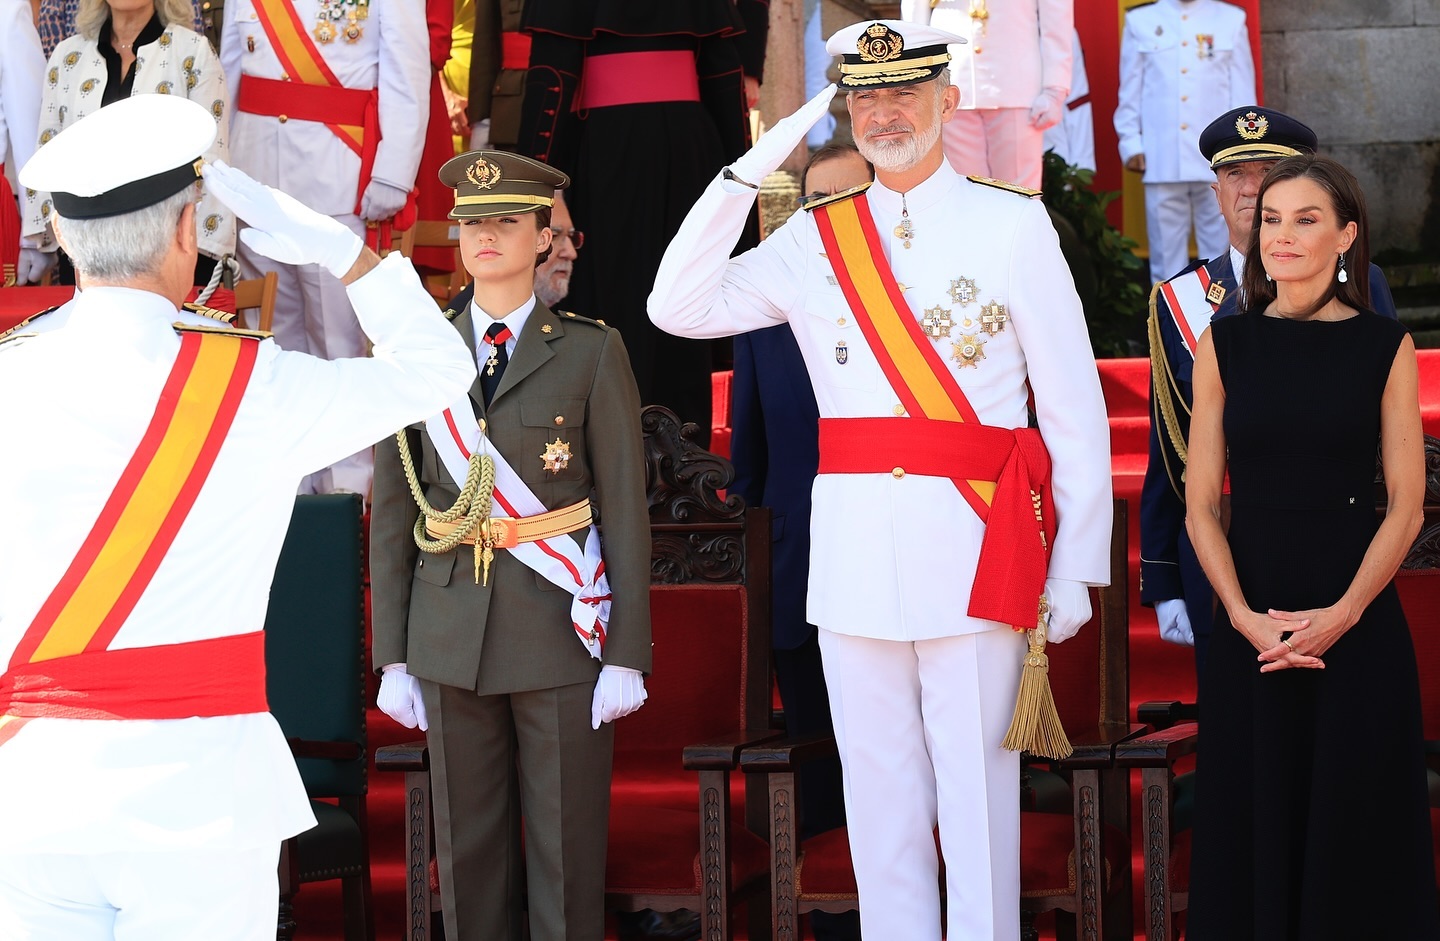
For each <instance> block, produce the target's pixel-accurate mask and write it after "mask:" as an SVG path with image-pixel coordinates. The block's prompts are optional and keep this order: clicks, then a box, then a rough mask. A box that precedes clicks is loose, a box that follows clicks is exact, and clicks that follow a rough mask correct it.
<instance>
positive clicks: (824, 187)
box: [730, 145, 872, 941]
mask: <svg viewBox="0 0 1440 941" xmlns="http://www.w3.org/2000/svg"><path fill="white" fill-rule="evenodd" d="M871 174H872V171H871V168H870V164H869V163H867V162H866V160H865V158H864V157H862V156H860V152H859V151H858V150H856V149H855V148H854V146H853V145H830V146H828V147H822V148H821V149H820V150H818V151H816V152H815V155H814V156H813V157H811V158H810V162H809V163H808V164H807V165H806V167H805V172H804V174H803V175H802V176H801V180H800V191H801V192H802V193H804V194H805V196H804V197H802V198H809V197H812V196H828V195H830V194H832V193H836V192H839V191H841V190H844V189H849V188H850V187H852V186H857V185H859V184H861V183H868V182H869V181H870V178H871ZM731 392H732V396H733V400H732V409H731V428H732V432H731V438H730V456H731V460H732V462H733V463H734V464H735V483H734V485H733V486H732V488H731V490H732V492H734V493H738V494H740V495H741V496H742V497H743V498H744V499H745V502H746V503H747V504H749V505H751V506H768V507H770V508H771V511H772V515H771V520H772V523H771V532H772V535H771V541H772V543H773V545H772V547H771V565H772V568H773V572H774V579H773V586H774V587H773V592H772V595H771V606H772V612H771V641H772V643H773V645H774V648H775V650H774V655H775V680H776V682H777V684H778V685H779V687H780V702H781V704H782V705H783V706H784V707H785V731H786V733H787V734H789V735H792V736H802V735H817V734H824V733H831V732H833V727H832V725H831V721H830V700H829V694H828V693H827V691H826V687H825V672H824V669H823V668H822V666H821V663H820V644H819V640H818V638H817V637H816V634H815V625H813V624H811V623H809V622H808V621H807V620H806V617H805V596H806V583H807V581H808V580H809V577H810V488H811V486H812V485H813V484H814V482H815V474H816V469H817V468H818V467H819V465H820V441H819V432H818V422H819V420H820V409H819V406H818V405H816V404H815V390H814V388H813V387H812V386H811V385H810V374H809V373H808V372H807V371H806V369H805V360H804V359H803V358H802V357H801V355H800V347H799V345H797V344H796V342H795V335H794V334H793V333H791V332H790V326H789V324H780V325H779V326H776V327H769V328H766V329H764V330H756V331H754V332H752V333H742V334H740V335H739V336H737V337H735V374H734V378H733V380H732V382H731ZM799 775H800V799H801V805H800V807H801V827H800V832H801V835H802V837H809V836H813V835H815V834H817V833H824V832H825V831H826V830H830V829H833V828H835V827H839V826H844V825H845V794H844V790H843V787H842V785H841V775H840V759H839V758H838V757H837V758H828V759H824V760H821V761H815V762H811V763H810V764H808V765H806V766H804V767H802V768H801V769H800V772H799ZM811 928H812V929H813V931H814V932H815V937H816V939H817V941H831V939H837V941H838V939H842V938H858V937H860V924H859V918H858V916H857V913H856V912H844V913H842V914H838V915H834V914H828V913H825V912H816V913H814V914H812V915H811Z"/></svg>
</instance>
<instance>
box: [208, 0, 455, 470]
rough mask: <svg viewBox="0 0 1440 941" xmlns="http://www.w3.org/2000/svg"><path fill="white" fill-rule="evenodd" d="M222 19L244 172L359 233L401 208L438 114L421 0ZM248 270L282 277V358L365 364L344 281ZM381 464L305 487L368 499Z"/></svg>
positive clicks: (366, 457) (241, 4)
mask: <svg viewBox="0 0 1440 941" xmlns="http://www.w3.org/2000/svg"><path fill="white" fill-rule="evenodd" d="M225 17H226V23H225V29H224V32H223V33H222V34H221V35H222V40H221V49H220V63H221V66H222V67H223V68H224V70H225V81H226V82H227V84H228V86H229V89H230V94H231V96H232V97H233V101H232V105H233V107H232V108H231V109H230V140H231V146H230V159H231V161H232V162H233V164H234V165H235V167H236V168H238V169H240V170H243V171H245V172H246V173H248V174H250V175H251V176H253V177H254V178H255V179H257V180H259V181H260V182H261V183H264V184H266V185H268V186H273V187H275V188H276V189H278V190H281V191H283V192H286V193H289V194H290V195H292V196H295V197H298V198H300V199H303V200H305V203H306V205H309V206H311V207H313V208H314V209H316V210H318V211H319V212H323V213H325V214H326V215H329V216H332V217H334V218H335V219H338V220H339V221H340V222H342V223H344V224H345V225H346V226H347V227H348V228H349V229H350V230H351V231H353V232H355V233H356V234H357V235H362V236H363V235H364V234H365V228H366V225H367V223H377V222H382V221H385V220H389V219H391V218H392V217H394V216H395V215H396V213H398V212H400V211H401V210H402V209H403V208H404V207H405V205H406V200H407V198H408V196H409V193H410V191H411V189H412V188H413V187H414V185H415V173H416V171H417V169H418V168H419V166H420V151H421V148H422V146H423V145H424V140H425V127H426V124H427V122H428V117H429V113H430V110H429V101H430V58H429V55H430V47H429V38H428V35H427V33H426V28H425V5H424V3H423V0H370V2H368V3H366V2H365V0H232V2H230V3H228V4H226V6H225ZM282 42H283V45H282ZM327 73H328V78H329V79H330V80H331V84H328V85H327V84H326V78H327ZM367 96H368V100H367ZM346 128H349V129H353V130H348V131H347V130H346ZM239 260H240V267H241V271H242V273H243V274H244V275H245V276H246V277H254V276H256V275H257V274H260V273H263V272H266V271H275V272H277V273H278V274H279V275H280V291H279V295H278V298H277V301H276V305H275V342H277V343H278V344H279V345H280V347H281V348H282V349H287V350H298V351H300V352H305V353H311V354H313V355H315V356H319V357H321V358H323V359H343V358H346V357H355V356H364V355H365V337H364V335H363V334H362V333H361V331H360V327H359V324H358V323H357V322H356V320H355V312H354V311H353V310H352V308H351V306H350V303H349V301H348V300H347V298H346V294H345V288H344V286H343V285H342V284H340V282H339V281H338V280H337V279H335V278H334V277H332V276H331V275H330V274H328V273H327V272H325V271H324V270H323V269H321V268H317V267H315V266H314V265H286V264H277V263H276V262H275V261H274V260H273V259H268V258H263V257H259V256H257V255H256V254H255V253H254V252H253V251H252V250H250V249H249V248H248V247H247V246H245V245H244V243H242V244H241V248H240V252H239ZM371 467H372V463H371V458H370V452H369V449H368V448H367V449H366V450H365V451H364V452H363V453H360V454H356V455H354V456H352V457H350V458H347V459H345V460H343V461H340V462H338V463H337V464H335V465H334V466H333V467H331V468H330V469H329V470H328V472H326V473H323V474H317V475H314V476H313V477H312V478H310V479H309V480H308V481H307V487H306V489H309V490H315V491H317V492H327V491H331V490H348V491H353V492H355V493H368V492H369V490H370V478H371V473H372V471H371Z"/></svg>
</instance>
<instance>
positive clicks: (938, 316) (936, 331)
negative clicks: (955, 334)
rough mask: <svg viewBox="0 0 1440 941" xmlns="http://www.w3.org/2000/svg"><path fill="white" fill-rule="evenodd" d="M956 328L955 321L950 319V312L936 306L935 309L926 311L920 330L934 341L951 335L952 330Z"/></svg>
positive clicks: (931, 308)
mask: <svg viewBox="0 0 1440 941" xmlns="http://www.w3.org/2000/svg"><path fill="white" fill-rule="evenodd" d="M953 326H955V321H953V320H951V319H950V311H948V310H946V309H945V308H943V307H941V306H940V305H939V304H936V305H935V306H934V307H930V308H927V309H926V310H925V319H924V320H921V321H920V328H921V329H922V330H924V331H925V335H926V336H927V337H929V338H930V339H932V340H938V339H940V338H941V337H948V336H949V335H950V328H951V327H953Z"/></svg>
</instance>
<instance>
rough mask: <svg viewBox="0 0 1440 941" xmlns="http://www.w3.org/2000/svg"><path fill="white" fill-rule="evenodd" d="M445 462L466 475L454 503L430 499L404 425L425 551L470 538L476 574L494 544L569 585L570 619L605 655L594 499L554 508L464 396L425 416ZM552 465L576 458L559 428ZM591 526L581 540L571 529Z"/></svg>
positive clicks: (453, 472)
mask: <svg viewBox="0 0 1440 941" xmlns="http://www.w3.org/2000/svg"><path fill="white" fill-rule="evenodd" d="M425 431H426V433H427V434H429V436H430V442H431V444H433V445H434V447H435V451H436V454H438V455H439V457H440V461H441V463H443V464H444V465H445V469H446V470H447V471H449V472H450V476H451V478H452V479H454V480H458V481H464V483H463V485H462V486H461V490H460V496H459V498H458V499H457V500H456V502H455V505H454V506H452V507H450V508H449V509H448V510H437V509H435V508H434V507H432V506H430V504H429V503H428V501H427V500H426V499H425V494H424V492H423V490H422V488H421V486H420V481H419V479H418V478H417V477H416V475H415V467H414V462H413V459H412V457H411V454H410V445H409V441H408V439H407V437H406V434H405V432H404V431H403V430H402V431H401V432H400V433H399V434H398V435H397V438H398V444H399V448H400V460H401V464H402V465H403V466H404V469H405V476H406V479H407V481H408V483H409V484H410V492H411V495H412V496H413V497H414V498H415V502H416V503H417V504H418V505H419V507H420V516H419V517H418V518H417V519H416V521H415V543H416V545H418V546H419V547H420V548H421V550H423V551H426V552H434V553H439V552H449V551H451V550H452V549H454V548H456V547H457V546H459V545H462V544H465V545H471V546H473V547H474V552H475V581H476V582H477V583H483V582H485V581H488V580H489V570H490V563H491V562H492V561H493V560H494V552H495V550H496V549H503V550H505V551H507V552H509V553H510V554H511V555H512V556H514V557H515V559H516V560H518V561H520V562H522V563H523V564H524V565H526V566H527V567H529V568H530V569H531V570H533V571H534V572H536V573H537V574H538V575H540V576H541V577H542V578H544V579H546V580H547V581H549V582H550V583H551V584H553V585H556V586H558V587H559V588H562V589H564V590H565V591H568V592H569V593H570V595H571V597H572V598H573V601H572V602H571V605H570V621H571V627H572V628H574V631H575V635H576V637H578V638H579V640H580V643H581V645H582V646H584V648H585V650H586V652H587V653H589V654H590V656H592V657H594V658H595V659H596V660H599V659H600V657H601V654H602V652H603V650H604V647H605V632H606V629H607V627H608V626H609V623H610V600H611V599H610V582H609V579H608V578H607V577H606V575H605V561H604V559H603V558H602V556H601V553H600V534H599V532H598V531H597V530H596V528H595V524H594V522H593V516H592V513H591V509H590V501H589V500H581V501H580V502H579V503H576V504H573V505H571V506H566V507H560V508H559V509H555V510H551V509H549V508H548V507H546V506H545V504H544V503H542V502H541V501H540V498H539V497H537V496H535V493H534V491H532V490H531V489H530V487H529V485H528V484H526V483H525V481H524V480H523V479H521V477H520V475H519V474H518V473H516V472H515V469H514V468H513V467H511V466H510V463H509V462H508V461H507V460H506V459H505V456H504V455H503V454H501V453H500V451H499V450H498V449H497V448H496V447H495V443H494V442H493V441H491V440H490V438H489V436H488V435H486V434H485V433H484V422H483V421H477V420H476V418H475V414H474V412H473V411H472V410H471V406H470V399H469V397H468V395H467V396H464V397H462V398H461V399H459V400H458V401H456V403H455V404H454V405H452V406H450V407H449V408H447V409H446V410H445V411H443V412H441V413H440V414H439V415H435V416H433V417H432V418H430V419H429V420H428V421H426V422H425ZM541 457H542V458H543V460H544V461H545V463H546V467H547V468H554V469H557V470H558V469H563V468H564V467H565V466H566V465H567V464H568V463H569V461H570V459H571V453H570V445H569V442H567V441H566V440H564V435H563V434H562V433H557V435H556V438H555V441H554V443H552V444H550V445H548V446H547V448H546V451H545V454H544V455H542V456H541ZM582 529H583V530H586V534H585V538H584V540H583V546H582V545H581V544H580V543H577V542H576V541H575V540H574V539H571V538H568V534H569V533H575V532H579V531H580V530H582Z"/></svg>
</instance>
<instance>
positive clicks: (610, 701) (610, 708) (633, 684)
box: [590, 664, 649, 729]
mask: <svg viewBox="0 0 1440 941" xmlns="http://www.w3.org/2000/svg"><path fill="white" fill-rule="evenodd" d="M648 695H649V694H648V693H646V692H645V676H644V674H642V673H641V672H640V671H639V670H632V669H630V668H629V667H620V666H614V665H611V664H606V665H605V666H603V667H601V668H600V678H599V679H598V680H596V681H595V698H594V699H593V700H591V702H590V727H591V728H592V729H598V728H600V723H602V722H614V721H615V720H616V719H618V718H620V717H621V716H628V715H629V714H630V713H632V712H634V711H635V710H636V709H639V708H640V707H641V706H643V705H645V698H646V697H647V696H648Z"/></svg>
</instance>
